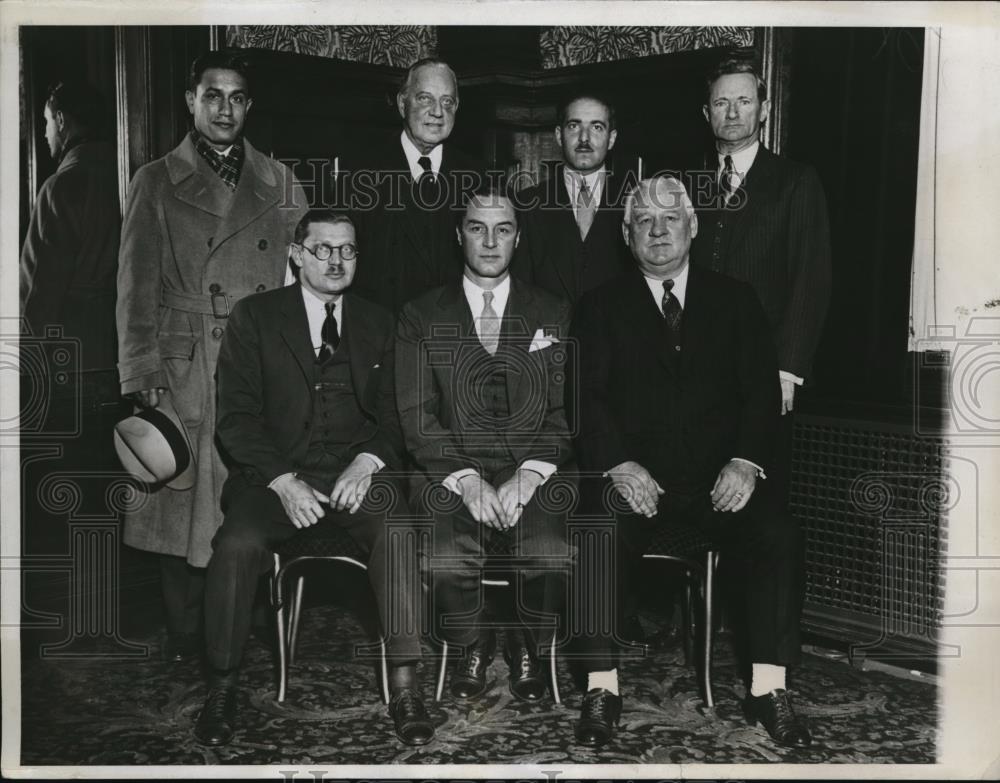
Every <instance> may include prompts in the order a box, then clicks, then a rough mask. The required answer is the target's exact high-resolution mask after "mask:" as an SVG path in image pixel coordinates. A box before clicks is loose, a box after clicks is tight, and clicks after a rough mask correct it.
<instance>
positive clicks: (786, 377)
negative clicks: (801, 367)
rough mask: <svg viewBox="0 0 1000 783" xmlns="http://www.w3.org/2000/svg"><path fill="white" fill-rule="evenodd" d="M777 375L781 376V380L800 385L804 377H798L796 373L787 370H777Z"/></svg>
mask: <svg viewBox="0 0 1000 783" xmlns="http://www.w3.org/2000/svg"><path fill="white" fill-rule="evenodd" d="M778 377H779V378H781V380H783V381H791V382H792V383H794V384H795V385H796V386H801V385H802V384H803V383H805V379H804V378H800V377H799V376H798V375H795V374H794V373H790V372H787V371H785V370H778Z"/></svg>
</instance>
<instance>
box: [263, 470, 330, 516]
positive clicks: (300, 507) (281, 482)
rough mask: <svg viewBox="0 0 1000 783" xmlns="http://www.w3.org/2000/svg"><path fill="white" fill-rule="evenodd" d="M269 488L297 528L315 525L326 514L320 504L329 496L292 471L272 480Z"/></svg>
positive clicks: (326, 500)
mask: <svg viewBox="0 0 1000 783" xmlns="http://www.w3.org/2000/svg"><path fill="white" fill-rule="evenodd" d="M271 490H273V491H274V492H275V494H277V496H278V497H279V498H280V499H281V505H282V506H283V507H284V509H285V514H287V515H288V518H289V519H290V520H291V522H292V524H293V525H295V527H297V528H300V529H301V528H306V527H310V526H312V525H315V524H316V523H317V522H319V520H320V519H322V518H323V517H324V516H325V515H326V511H324V510H323V505H322V504H324V503H329V502H330V498H328V497H327V496H326V495H324V494H323V493H322V492H317V491H316V490H315V489H313V488H312V487H310V486H309V485H308V484H307V483H306V482H304V481H302V479H300V478H298V477H296V476H295V475H294V474H292V473H288V474H286V475H284V476H281V477H280V478H279V479H277V480H276V481H274V482H272V484H271Z"/></svg>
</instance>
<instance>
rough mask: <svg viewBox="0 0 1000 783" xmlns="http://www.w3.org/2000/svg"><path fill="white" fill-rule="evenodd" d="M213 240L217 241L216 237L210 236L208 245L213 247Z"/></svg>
mask: <svg viewBox="0 0 1000 783" xmlns="http://www.w3.org/2000/svg"><path fill="white" fill-rule="evenodd" d="M213 242H215V237H209V238H208V246H209V247H211V246H212V243H213Z"/></svg>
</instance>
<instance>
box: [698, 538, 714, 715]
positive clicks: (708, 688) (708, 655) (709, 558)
mask: <svg viewBox="0 0 1000 783" xmlns="http://www.w3.org/2000/svg"><path fill="white" fill-rule="evenodd" d="M714 581H715V552H712V551H711V550H710V551H709V552H708V553H707V554H706V555H705V607H704V609H705V616H704V618H703V625H704V628H705V649H704V659H703V660H702V666H703V671H702V675H701V676H702V682H703V684H704V688H705V704H706V705H707V706H708V707H714V706H715V701H714V700H713V699H712V630H713V623H714V619H713V617H712V588H713V586H714V585H713V583H714Z"/></svg>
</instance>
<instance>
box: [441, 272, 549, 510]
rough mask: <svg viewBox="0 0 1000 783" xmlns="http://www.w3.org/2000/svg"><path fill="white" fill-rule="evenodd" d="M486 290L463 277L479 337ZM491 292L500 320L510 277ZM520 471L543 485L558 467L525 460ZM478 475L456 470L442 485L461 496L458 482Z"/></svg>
mask: <svg viewBox="0 0 1000 783" xmlns="http://www.w3.org/2000/svg"><path fill="white" fill-rule="evenodd" d="M486 290H487V289H485V288H480V287H479V286H478V285H476V284H475V283H474V282H472V281H471V280H470V279H469V278H467V277H464V276H463V277H462V291H463V293H464V294H465V301H466V302H468V303H469V310H470V311H471V312H472V323H473V324H474V325H475V328H476V336H477V337H478V336H479V335H480V316H481V315H482V313H483V305H484V300H483V293H484V292H485V291H486ZM490 290H492V292H493V301H492V302H491V303H490V306H491V307H492V308H493V310H494V312H496V314H497V316H498V317H499V318H503V314H504V312H505V311H506V310H507V300H508V299H510V275H507V276H506V277H505V278H504V279H503V281H502V282H501V283H500V284H499V285H497V286H496V288H493V289H490ZM518 469H519V470H531V471H534V472H535V473H537V474H538V475H540V476H541V477H542V484H544V483H545V482H546V481H548V480H549V477H550V476H551V475H552V474H553V473H555V472H556V466H555V465H553V464H552V463H551V462H544V461H542V460H537V459H527V460H525V461H524V462H523V463H521V466H520V468H518ZM478 475H479V471H478V470H476V469H475V468H463V469H461V470H456V471H455V472H454V473H452V474H451V475H450V476H448V477H447V478H446V479H445V480H444V481H442V482H441V483H442V484H443V485H444V486H445V487H447V488H448V489H450V490H451V491H452V492H454V493H455V494H456V495H459V494H461V492H460V491H459V488H458V482H459V481H461V480H462V479H463V478H465V477H466V476H478Z"/></svg>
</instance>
